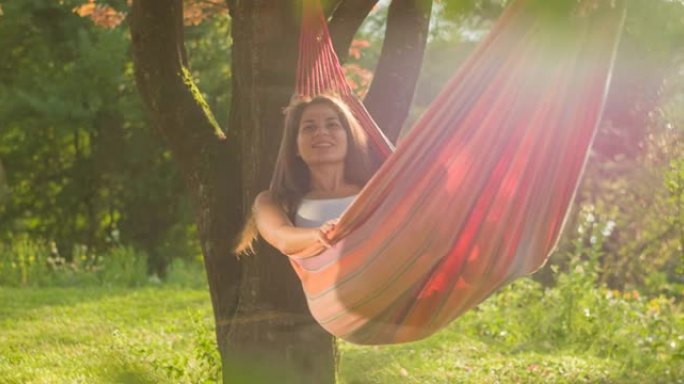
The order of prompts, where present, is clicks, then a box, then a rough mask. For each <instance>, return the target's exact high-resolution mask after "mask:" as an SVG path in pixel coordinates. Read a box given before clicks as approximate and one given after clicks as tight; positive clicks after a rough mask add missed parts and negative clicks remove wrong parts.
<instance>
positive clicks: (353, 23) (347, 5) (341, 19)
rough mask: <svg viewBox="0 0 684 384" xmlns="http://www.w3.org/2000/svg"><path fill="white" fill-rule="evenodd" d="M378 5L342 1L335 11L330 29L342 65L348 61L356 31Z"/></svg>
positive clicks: (371, 1) (371, 0) (360, 0)
mask: <svg viewBox="0 0 684 384" xmlns="http://www.w3.org/2000/svg"><path fill="white" fill-rule="evenodd" d="M377 3H378V0H341V1H339V2H338V4H337V6H336V7H335V8H334V9H333V11H332V13H331V15H330V21H329V22H328V29H329V30H330V37H331V38H332V41H333V48H334V49H335V52H336V53H337V56H338V57H339V59H340V62H341V63H344V62H345V61H347V58H348V56H349V47H350V46H351V42H352V40H353V39H354V35H355V34H356V31H358V30H359V27H360V26H361V24H362V23H363V21H364V20H365V19H366V17H367V16H368V13H370V11H371V10H372V9H373V7H374V6H375V5H376V4H377Z"/></svg>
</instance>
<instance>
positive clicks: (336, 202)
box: [294, 195, 356, 228]
mask: <svg viewBox="0 0 684 384" xmlns="http://www.w3.org/2000/svg"><path fill="white" fill-rule="evenodd" d="M354 199H356V195H352V196H347V197H337V198H333V199H307V198H303V199H302V201H301V203H299V207H298V208H297V214H296V215H295V222H294V224H295V227H302V228H314V227H320V226H321V225H323V223H325V222H326V221H328V220H332V219H336V218H338V217H340V216H341V215H342V213H344V211H345V210H346V209H347V207H348V206H349V205H350V204H351V203H352V201H354Z"/></svg>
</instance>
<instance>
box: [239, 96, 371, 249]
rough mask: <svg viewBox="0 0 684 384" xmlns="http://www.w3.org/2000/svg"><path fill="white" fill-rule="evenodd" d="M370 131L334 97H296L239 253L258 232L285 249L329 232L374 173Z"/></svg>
mask: <svg viewBox="0 0 684 384" xmlns="http://www.w3.org/2000/svg"><path fill="white" fill-rule="evenodd" d="M373 171H374V170H373V169H371V161H370V158H369V154H368V144H367V136H366V134H365V132H364V131H363V129H362V128H361V126H360V125H359V124H358V123H357V122H356V120H355V119H354V117H353V115H352V114H351V112H350V111H349V108H348V107H347V106H346V105H345V104H344V103H343V102H342V101H340V100H339V99H337V98H336V97H333V96H325V95H321V96H316V97H314V98H311V99H303V100H297V101H295V102H293V103H292V104H291V105H290V106H289V107H288V108H287V110H286V116H285V132H284V134H283V139H282V141H281V144H280V152H279V153H278V159H277V162H276V168H275V171H274V174H273V179H272V180H271V187H270V189H269V190H268V191H264V192H261V193H260V194H259V195H258V196H257V198H256V200H255V202H254V207H253V216H252V219H250V220H249V221H248V224H247V226H246V228H245V230H244V231H243V234H242V238H241V240H240V244H239V245H238V246H237V247H236V252H237V253H242V252H244V251H246V250H247V249H251V245H252V242H253V240H254V239H255V238H256V232H257V231H258V233H259V234H261V236H262V237H263V238H264V239H265V240H266V241H267V242H268V243H270V244H271V245H272V246H274V247H275V248H276V249H278V250H279V251H280V252H281V253H283V254H286V255H288V254H294V253H297V252H299V251H301V250H303V249H305V248H307V247H308V246H310V245H312V244H313V243H315V242H320V243H322V244H324V245H325V246H328V247H329V246H330V245H331V244H330V243H329V239H328V237H327V235H328V233H329V232H330V231H332V230H333V228H334V226H335V223H336V221H337V220H336V219H337V218H338V217H339V216H340V214H341V213H342V212H343V211H344V210H345V209H346V207H347V206H348V205H349V204H350V203H351V202H352V201H353V200H354V198H355V196H356V195H357V194H358V193H359V191H360V190H361V188H363V186H364V185H365V184H366V182H368V180H369V179H370V177H371V176H372V174H373Z"/></svg>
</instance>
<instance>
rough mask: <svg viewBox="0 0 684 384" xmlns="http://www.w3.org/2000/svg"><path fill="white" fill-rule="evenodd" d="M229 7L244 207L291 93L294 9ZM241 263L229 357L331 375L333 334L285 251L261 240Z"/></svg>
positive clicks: (262, 173) (260, 1) (287, 372)
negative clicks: (316, 315) (317, 316)
mask: <svg viewBox="0 0 684 384" xmlns="http://www.w3.org/2000/svg"><path fill="white" fill-rule="evenodd" d="M229 10H230V14H231V18H232V36H233V47H232V55H231V56H232V58H233V63H232V67H233V97H232V100H233V104H232V105H231V116H230V128H229V131H228V137H229V140H231V141H232V140H237V142H239V143H240V159H241V161H240V163H241V167H242V168H241V172H242V183H243V184H242V185H243V190H242V201H241V204H242V207H243V209H244V211H245V212H249V209H250V207H251V205H252V202H253V201H254V197H255V196H256V194H257V193H258V192H260V191H262V190H264V189H267V188H268V185H269V181H270V178H271V172H272V170H273V166H274V164H275V158H276V155H277V153H278V146H279V144H280V138H281V134H282V127H283V115H282V110H283V108H284V107H286V106H287V105H288V103H289V100H290V97H291V96H292V92H293V85H294V75H295V73H296V71H295V68H296V65H297V51H298V47H297V38H298V36H299V25H298V20H299V9H298V7H296V6H295V5H294V4H293V3H292V2H288V1H282V0H244V1H240V0H236V1H232V2H229ZM241 263H242V279H241V281H242V285H241V287H240V294H239V308H238V313H237V315H236V316H235V321H234V323H233V325H232V328H231V332H230V342H229V344H230V351H231V356H236V357H237V358H238V359H239V360H240V361H244V359H249V360H248V361H251V362H253V363H255V362H260V366H262V367H265V368H266V369H268V368H269V367H270V368H271V369H272V370H274V372H273V373H274V374H277V375H278V376H280V381H282V380H285V379H284V377H290V379H291V380H292V381H293V382H296V383H332V382H334V380H335V358H334V340H333V337H332V336H330V335H329V334H327V333H326V332H325V331H324V330H323V329H322V328H321V327H320V326H319V325H318V324H317V323H316V322H315V321H314V320H313V318H312V317H311V315H310V313H309V311H308V308H307V305H306V301H305V299H304V295H303V293H302V288H301V285H300V283H299V280H298V279H297V277H296V275H295V273H294V271H293V270H292V267H291V266H290V264H289V262H288V260H287V258H286V257H285V256H283V255H281V254H279V253H278V252H276V251H274V250H273V249H271V248H270V247H266V246H263V245H262V246H259V247H258V252H257V254H256V255H255V256H245V257H243V258H241ZM231 358H232V357H231ZM231 367H232V365H231ZM263 369H264V368H262V370H263ZM227 370H228V369H227ZM227 370H226V371H227ZM276 371H277V373H276ZM225 374H228V372H226V373H225ZM283 376H284V377H283ZM227 378H228V377H227V376H226V379H227ZM253 380H255V381H256V380H258V378H256V377H254V378H253ZM263 380H268V379H263Z"/></svg>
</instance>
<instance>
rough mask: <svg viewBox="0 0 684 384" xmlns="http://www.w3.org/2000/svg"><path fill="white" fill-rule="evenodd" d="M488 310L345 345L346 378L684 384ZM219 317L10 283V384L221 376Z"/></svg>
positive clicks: (6, 369) (3, 360)
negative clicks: (502, 329) (508, 335)
mask: <svg viewBox="0 0 684 384" xmlns="http://www.w3.org/2000/svg"><path fill="white" fill-rule="evenodd" d="M485 315H486V311H475V312H471V313H470V314H468V315H466V316H464V317H463V318H462V319H460V320H458V321H456V322H454V323H453V324H452V326H451V327H449V328H448V329H446V330H444V331H442V332H439V333H438V334H436V335H434V336H433V337H431V338H429V339H427V340H425V341H422V342H419V343H411V344H405V345H396V346H383V347H361V346H355V345H351V344H347V343H340V349H341V351H342V354H341V356H342V358H341V363H340V381H341V382H342V383H345V384H357V383H358V384H361V383H363V384H365V383H516V382H517V383H583V382H584V383H671V382H675V383H677V382H680V383H684V372H679V373H678V372H670V373H669V374H668V375H667V377H665V376H663V375H662V374H661V373H658V372H659V371H657V370H656V371H649V370H644V369H639V366H638V365H631V364H630V363H629V362H628V361H627V360H624V359H620V358H615V357H613V358H611V359H608V358H600V357H597V355H596V354H593V353H591V352H589V351H588V350H583V349H582V348H581V346H580V347H579V348H578V347H577V345H574V346H568V347H567V348H558V346H557V345H555V346H554V345H550V344H545V343H544V342H543V340H542V341H540V342H539V343H535V344H534V345H528V344H524V343H523V344H517V345H515V344H514V345H511V343H505V342H502V341H500V340H498V339H496V338H494V337H485V336H482V335H478V332H477V331H474V330H473V328H474V327H473V324H474V322H477V321H482V316H485ZM211 321H212V315H211V308H210V303H209V295H208V292H207V291H205V290H196V289H181V288H170V287H163V286H162V287H146V288H140V289H122V288H26V289H17V288H0V383H3V384H5V383H8V384H9V383H21V384H25V383H205V382H214V380H215V379H216V377H217V375H218V371H217V367H216V364H215V362H216V360H215V357H211V356H209V357H207V350H210V349H211V348H210V347H207V345H210V343H209V341H210V340H211V339H212V338H213V334H212V323H211ZM683 341H684V340H683ZM209 354H210V352H209ZM679 362H680V363H678V364H676V365H675V366H672V369H673V370H676V369H680V368H682V366H683V365H682V364H681V360H679ZM663 369H669V368H667V367H665V368H663ZM654 372H655V373H654ZM680 373H681V375H680ZM680 378H681V379H680Z"/></svg>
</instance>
